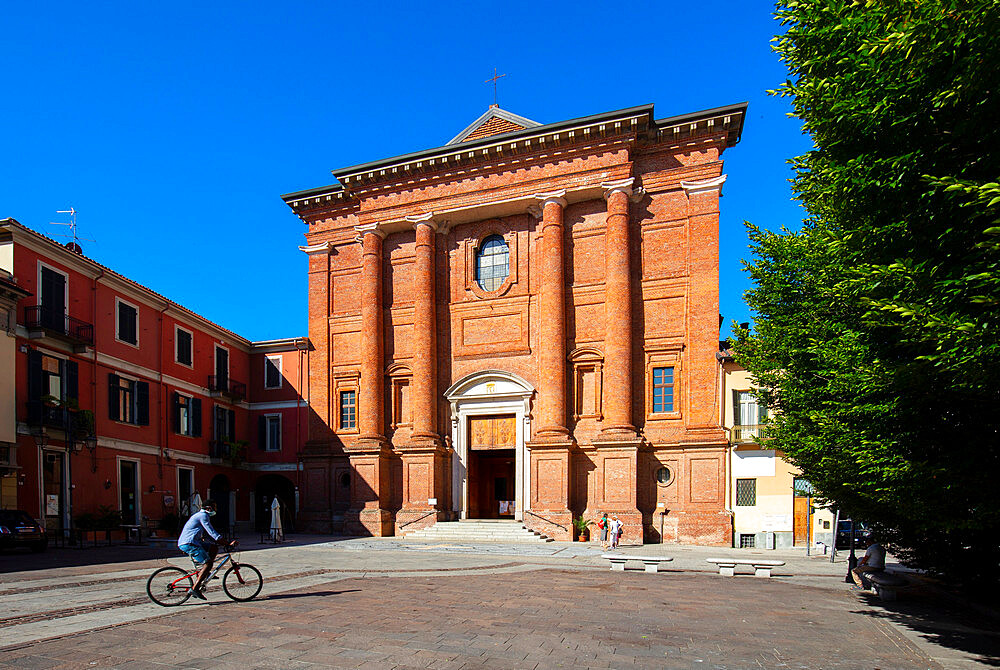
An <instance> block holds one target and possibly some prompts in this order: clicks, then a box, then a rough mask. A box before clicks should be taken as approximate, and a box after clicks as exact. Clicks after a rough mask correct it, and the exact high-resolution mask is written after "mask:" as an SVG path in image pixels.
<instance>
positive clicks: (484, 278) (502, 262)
mask: <svg viewBox="0 0 1000 670" xmlns="http://www.w3.org/2000/svg"><path fill="white" fill-rule="evenodd" d="M509 275H510V247H508V246H507V243H506V242H505V241H504V239H503V238H502V237H501V236H499V235H490V236H489V237H487V238H486V239H485V240H483V243H482V245H481V246H480V247H479V249H478V251H476V283H478V284H479V286H480V288H482V289H483V290H484V291H496V290H497V289H499V288H500V287H501V286H503V283H504V281H505V280H506V279H507V277H508V276H509Z"/></svg>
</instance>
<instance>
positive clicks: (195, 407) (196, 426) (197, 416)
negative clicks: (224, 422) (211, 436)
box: [188, 398, 201, 437]
mask: <svg viewBox="0 0 1000 670" xmlns="http://www.w3.org/2000/svg"><path fill="white" fill-rule="evenodd" d="M188 421H189V422H190V424H191V437H201V398H191V416H190V417H189V418H188Z"/></svg>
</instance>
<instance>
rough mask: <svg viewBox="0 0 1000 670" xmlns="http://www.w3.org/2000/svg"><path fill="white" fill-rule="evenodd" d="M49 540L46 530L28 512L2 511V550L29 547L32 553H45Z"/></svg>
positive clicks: (0, 526)
mask: <svg viewBox="0 0 1000 670" xmlns="http://www.w3.org/2000/svg"><path fill="white" fill-rule="evenodd" d="M47 546H49V538H48V536H47V535H46V534H45V529H44V528H42V527H41V526H39V525H38V523H36V522H35V520H34V519H32V518H31V517H30V516H28V514H27V513H26V512H22V511H21V510H19V509H17V510H15V509H3V510H0V548H3V549H6V548H8V547H28V548H30V549H31V550H32V551H45V548H46V547H47Z"/></svg>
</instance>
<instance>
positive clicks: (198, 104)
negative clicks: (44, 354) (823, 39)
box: [0, 0, 809, 340]
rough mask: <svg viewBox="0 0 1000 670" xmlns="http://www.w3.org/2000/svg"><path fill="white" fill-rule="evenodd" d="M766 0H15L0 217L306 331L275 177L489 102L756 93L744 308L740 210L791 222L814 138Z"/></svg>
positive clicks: (207, 300)
mask: <svg viewBox="0 0 1000 670" xmlns="http://www.w3.org/2000/svg"><path fill="white" fill-rule="evenodd" d="M772 9H773V7H772V5H771V4H770V3H768V2H758V1H756V0H749V1H747V2H722V3H716V4H714V5H711V6H710V7H709V6H707V5H700V4H697V3H695V4H691V3H656V4H654V3H643V2H635V3H629V4H627V5H619V6H618V7H613V6H612V5H610V4H609V3H586V2H574V3H537V2H534V3H519V2H504V3H443V2H442V3H429V4H426V5H423V4H421V3H396V2H382V3H333V2H330V3H301V2H287V3H281V4H280V6H279V3H273V2H269V3H256V2H246V3H236V2H213V3H189V2H176V3H167V4H163V5H156V4H154V3H125V2H121V3H109V2H94V3H80V2H73V3H69V2H50V3H14V4H8V5H7V6H6V7H5V9H4V14H3V24H2V25H3V41H4V60H5V65H4V67H3V68H0V82H2V85H3V91H4V93H5V95H4V97H5V101H4V104H3V106H2V108H0V129H2V130H0V155H2V157H3V160H2V161H0V218H3V217H7V216H10V217H14V218H15V219H17V220H19V221H20V222H21V223H23V224H25V225H27V226H29V227H31V228H34V229H36V230H39V231H40V232H42V233H45V234H49V235H53V234H55V233H65V232H66V231H65V229H63V228H60V227H59V226H51V225H49V222H51V221H65V220H67V219H66V215H58V214H56V210H62V209H68V208H69V207H70V206H72V207H74V208H76V210H77V211H78V212H79V214H78V219H77V220H78V224H79V230H80V232H79V235H80V237H83V238H92V239H94V240H96V241H94V242H90V241H85V242H83V243H82V244H83V247H84V251H85V253H86V254H87V255H88V256H90V257H92V258H94V259H95V260H97V261H98V262H100V263H103V264H105V265H107V266H109V267H111V268H113V269H114V270H116V271H118V272H120V273H122V274H124V275H126V276H128V277H131V278H132V279H135V280H136V281H139V282H140V283H143V284H145V285H146V286H149V287H150V288H152V289H154V290H156V291H158V292H160V293H163V294H164V295H166V296H168V297H170V298H171V299H173V300H175V301H176V302H179V303H181V304H183V305H184V306H186V307H188V308H190V309H192V310H195V311H197V312H199V313H201V314H203V315H204V316H206V317H207V318H209V319H212V320H213V321H216V322H217V323H219V324H221V325H223V326H225V327H227V328H229V329H231V330H234V331H235V332H237V333H239V334H241V335H243V336H244V337H247V338H249V339H253V340H261V339H272V338H279V337H291V336H298V335H303V334H306V331H307V324H306V300H307V295H306V274H305V268H306V257H305V255H304V254H302V253H301V252H300V251H299V250H298V248H297V247H298V245H300V244H303V243H304V239H303V233H304V232H305V226H304V224H302V223H301V222H300V221H299V220H298V219H297V218H296V217H295V216H294V215H293V214H292V213H291V210H289V209H288V208H287V207H286V206H285V204H284V203H283V202H282V201H281V199H280V198H279V195H280V194H282V193H288V192H291V191H298V190H303V189H307V188H313V187H316V186H323V185H326V184H330V183H332V182H333V177H332V175H331V174H330V170H332V169H335V168H339V167H344V166H348V165H354V164H357V163H362V162H366V161H370V160H375V159H379V158H385V157H389V156H395V155H398V154H403V153H407V152H410V151H417V150H420V149H426V148H431V147H436V146H440V145H441V144H444V143H445V142H447V141H448V140H449V139H450V138H451V137H452V136H454V135H455V134H456V133H458V132H459V131H460V130H462V129H463V128H464V127H465V126H466V125H468V124H469V123H470V122H471V121H473V120H474V119H475V118H476V117H478V116H479V115H480V114H482V113H483V112H484V111H485V110H486V108H487V107H488V105H489V104H490V103H491V102H493V89H492V87H491V86H490V85H488V84H485V83H483V82H484V80H485V79H487V78H488V77H489V76H490V75H491V74H492V72H493V68H494V67H497V68H499V71H500V72H501V73H506V74H507V76H506V77H504V78H503V79H501V80H500V86H499V102H500V106H501V107H503V108H505V109H507V110H510V111H512V112H514V113H516V114H520V115H522V116H526V117H528V118H531V119H534V120H535V121H538V122H541V123H552V122H556V121H561V120H564V119H570V118H576V117H580V116H586V115H589V114H595V113H599V112H605V111H611V110H616V109H622V108H626V107H631V106H634V105H640V104H646V103H653V104H654V105H655V106H656V115H657V117H658V118H662V117H666V116H672V115H675V114H683V113H687V112H693V111H697V110H701V109H708V108H711V107H718V106H721V105H727V104H731V103H736V102H741V101H749V102H750V108H749V112H748V116H747V120H746V124H745V127H744V133H743V140H742V142H741V143H740V144H739V145H737V146H736V147H735V148H733V149H730V150H728V151H727V152H726V154H725V155H724V156H723V158H724V159H725V161H726V168H725V171H726V173H727V174H728V175H729V179H728V181H727V183H726V185H725V188H724V191H723V194H724V197H723V199H722V218H721V221H720V228H721V230H720V233H721V269H720V281H721V311H722V313H723V314H724V316H725V317H726V320H727V322H726V325H724V326H723V335H725V334H726V333H727V332H728V330H729V325H728V324H729V321H730V320H734V319H735V320H736V321H747V320H749V312H748V310H747V308H746V306H745V305H744V304H743V301H742V297H741V296H742V293H743V291H744V290H746V288H747V287H748V281H747V279H746V277H745V274H744V273H743V271H742V266H741V263H740V260H741V259H742V258H745V257H747V255H748V252H747V249H746V234H745V232H744V230H743V226H742V221H743V220H744V219H747V220H750V221H752V222H753V223H755V224H757V225H760V226H763V227H766V228H771V229H777V228H779V227H781V226H788V227H792V228H795V227H797V226H798V225H799V222H800V220H801V218H802V212H801V209H800V208H799V207H798V205H797V204H796V203H794V202H792V201H791V191H790V189H789V186H788V179H789V178H790V176H791V171H790V168H789V166H788V165H787V163H786V161H787V159H788V158H790V157H792V156H795V155H797V154H800V153H802V152H804V151H805V150H807V149H808V147H809V141H808V138H806V137H804V136H803V135H802V133H801V130H800V124H799V122H798V121H797V120H794V119H790V118H787V116H786V114H787V112H788V111H789V106H788V103H787V101H785V100H779V99H776V98H773V97H769V96H767V95H766V94H765V91H766V90H767V89H769V88H774V87H776V86H777V85H778V84H779V83H780V82H782V81H783V80H784V79H785V77H786V73H785V69H784V67H783V66H782V65H781V63H780V62H779V61H778V58H777V56H776V55H774V54H773V53H772V52H771V49H770V39H771V37H772V36H773V35H774V34H775V33H776V32H778V31H779V29H780V26H778V24H777V23H776V22H775V21H774V20H773V18H772Z"/></svg>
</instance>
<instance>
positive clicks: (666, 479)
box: [656, 468, 674, 486]
mask: <svg viewBox="0 0 1000 670" xmlns="http://www.w3.org/2000/svg"><path fill="white" fill-rule="evenodd" d="M673 478H674V473H672V472H671V471H670V468H660V469H659V470H657V471H656V483H657V484H660V485H661V486H666V485H667V484H669V483H670V482H671V480H672V479H673Z"/></svg>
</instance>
